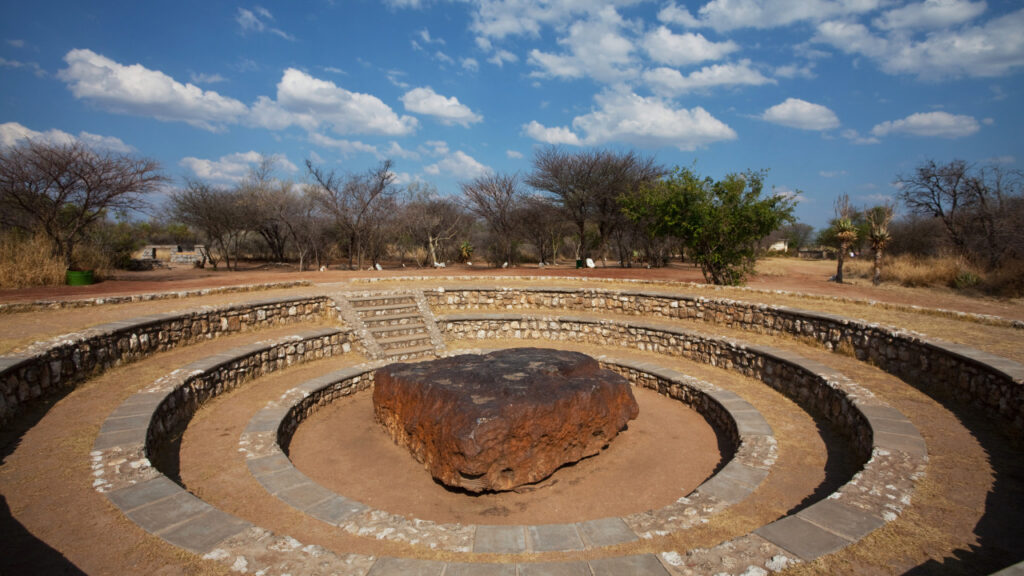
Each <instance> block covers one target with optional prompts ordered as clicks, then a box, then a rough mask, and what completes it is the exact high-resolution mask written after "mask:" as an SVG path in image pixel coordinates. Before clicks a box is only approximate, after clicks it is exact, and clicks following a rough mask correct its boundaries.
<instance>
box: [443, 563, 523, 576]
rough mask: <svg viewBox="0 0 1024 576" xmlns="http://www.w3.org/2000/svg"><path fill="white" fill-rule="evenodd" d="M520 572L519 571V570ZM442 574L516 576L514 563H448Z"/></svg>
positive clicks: (455, 575) (450, 575) (446, 575)
mask: <svg viewBox="0 0 1024 576" xmlns="http://www.w3.org/2000/svg"><path fill="white" fill-rule="evenodd" d="M520 574H521V572H520ZM444 576H516V566H515V564H482V563H465V564H448V565H447V566H445V569H444Z"/></svg>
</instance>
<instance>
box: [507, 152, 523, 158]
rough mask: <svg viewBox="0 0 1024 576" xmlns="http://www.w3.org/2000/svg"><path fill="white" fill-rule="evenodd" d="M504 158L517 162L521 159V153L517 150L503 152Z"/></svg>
mask: <svg viewBox="0 0 1024 576" xmlns="http://www.w3.org/2000/svg"><path fill="white" fill-rule="evenodd" d="M505 156H508V157H509V158H511V159H513V160H519V159H521V158H522V157H523V153H522V152H520V151H518V150H505Z"/></svg>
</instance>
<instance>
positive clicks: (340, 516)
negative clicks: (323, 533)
mask: <svg viewBox="0 0 1024 576" xmlns="http://www.w3.org/2000/svg"><path fill="white" fill-rule="evenodd" d="M366 509H367V508H366V506H365V505H363V504H360V503H359V502H356V501H355V500H349V499H348V498H345V497H344V496H337V495H335V496H334V497H333V498H331V499H329V500H325V501H323V502H318V503H317V504H315V505H313V506H310V507H309V508H307V509H306V511H305V512H306V514H309V515H310V516H313V517H314V518H317V519H319V520H323V521H324V522H327V523H328V524H333V525H335V526H337V525H339V524H341V523H342V522H344V521H345V520H347V519H348V518H351V517H352V516H354V515H356V514H359V513H360V512H363V511H365V510H366Z"/></svg>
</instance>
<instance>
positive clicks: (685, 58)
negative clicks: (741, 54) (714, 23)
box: [643, 26, 740, 66]
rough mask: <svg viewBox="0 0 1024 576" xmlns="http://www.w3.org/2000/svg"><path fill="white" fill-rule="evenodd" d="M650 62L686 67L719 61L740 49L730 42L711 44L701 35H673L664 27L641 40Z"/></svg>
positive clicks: (649, 33)
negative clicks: (709, 61)
mask: <svg viewBox="0 0 1024 576" xmlns="http://www.w3.org/2000/svg"><path fill="white" fill-rule="evenodd" d="M643 46H644V49H645V50H647V53H648V54H649V55H650V56H651V60H654V61H655V62H659V63H661V64H668V65H669V66H688V65H691V64H697V63H699V62H704V61H705V60H721V59H722V58H724V57H726V56H728V55H729V54H731V53H733V52H735V51H737V50H739V49H740V47H739V45H738V44H736V43H735V42H733V41H732V40H727V41H725V42H711V41H710V40H708V39H707V38H705V37H704V36H703V35H702V34H694V33H686V34H673V33H672V31H671V30H669V29H668V28H666V27H664V26H659V27H658V28H656V29H654V30H652V31H650V32H648V33H647V35H646V36H644V39H643Z"/></svg>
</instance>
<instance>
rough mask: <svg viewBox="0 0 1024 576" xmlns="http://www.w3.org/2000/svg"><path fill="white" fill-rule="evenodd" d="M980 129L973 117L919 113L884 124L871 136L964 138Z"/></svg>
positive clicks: (946, 113) (940, 113)
mask: <svg viewBox="0 0 1024 576" xmlns="http://www.w3.org/2000/svg"><path fill="white" fill-rule="evenodd" d="M980 129H981V127H980V126H979V125H978V121H977V120H975V119H974V118H973V117H971V116H963V115H960V114H950V113H949V112H919V113H917V114H911V115H910V116H907V117H906V118H903V119H902V120H892V121H889V122H882V123H881V124H878V125H876V126H875V127H874V128H872V129H871V134H872V135H873V136H877V137H883V136H888V135H889V134H910V135H912V136H929V137H935V138H963V137H965V136H970V135H971V134H974V133H975V132H977V131H978V130H980Z"/></svg>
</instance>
